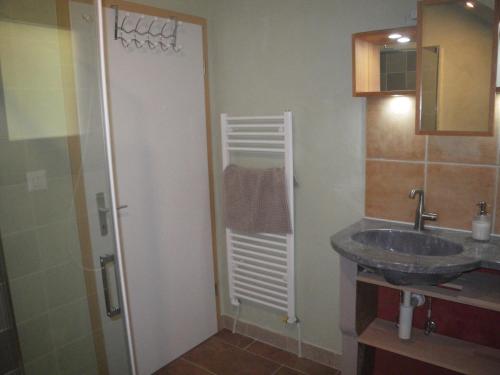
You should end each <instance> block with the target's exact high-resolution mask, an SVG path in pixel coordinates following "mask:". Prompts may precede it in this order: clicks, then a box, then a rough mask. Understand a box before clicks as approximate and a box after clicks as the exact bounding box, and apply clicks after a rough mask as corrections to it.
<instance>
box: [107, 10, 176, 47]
mask: <svg viewBox="0 0 500 375" xmlns="http://www.w3.org/2000/svg"><path fill="white" fill-rule="evenodd" d="M112 8H113V9H114V11H115V34H114V39H115V40H119V41H120V42H121V44H122V46H123V47H125V48H128V47H130V46H134V47H135V48H144V47H147V48H149V49H151V50H161V51H164V52H166V51H174V52H180V51H181V50H182V46H181V45H180V44H178V42H177V35H178V32H179V27H181V26H182V21H179V20H177V19H176V18H167V19H166V20H162V21H160V20H159V19H158V17H152V18H151V20H150V21H147V20H146V17H145V16H144V15H140V16H139V17H137V20H136V21H135V25H134V26H132V27H130V26H128V25H129V24H134V21H133V19H132V17H131V16H130V14H129V13H126V14H125V15H124V16H123V18H122V19H121V21H120V10H119V8H118V6H117V5H113V6H112ZM155 30H156V32H155Z"/></svg>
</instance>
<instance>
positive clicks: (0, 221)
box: [0, 185, 35, 235]
mask: <svg viewBox="0 0 500 375" xmlns="http://www.w3.org/2000/svg"><path fill="white" fill-rule="evenodd" d="M34 224H35V217H34V213H33V204H32V196H31V195H30V193H28V189H27V186H26V185H12V186H3V187H0V229H1V230H2V234H3V235H5V234H9V233H13V232H18V231H22V230H27V229H31V228H32V227H33V226H34Z"/></svg>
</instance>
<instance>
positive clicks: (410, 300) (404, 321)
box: [398, 290, 425, 340]
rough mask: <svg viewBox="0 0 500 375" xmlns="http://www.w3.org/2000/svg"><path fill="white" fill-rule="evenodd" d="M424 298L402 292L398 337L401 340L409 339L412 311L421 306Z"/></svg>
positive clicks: (419, 295)
mask: <svg viewBox="0 0 500 375" xmlns="http://www.w3.org/2000/svg"><path fill="white" fill-rule="evenodd" d="M424 303H425V297H424V296H423V295H421V294H417V293H412V292H409V291H406V290H405V291H403V302H402V303H401V304H400V305H399V326H398V335H399V338H400V339H401V340H409V339H410V338H411V327H412V325H413V309H414V308H415V307H418V306H422V305H423V304H424Z"/></svg>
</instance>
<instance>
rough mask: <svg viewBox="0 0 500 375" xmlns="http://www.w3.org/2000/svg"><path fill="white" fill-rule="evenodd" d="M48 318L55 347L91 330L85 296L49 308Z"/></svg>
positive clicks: (85, 334)
mask: <svg viewBox="0 0 500 375" xmlns="http://www.w3.org/2000/svg"><path fill="white" fill-rule="evenodd" d="M49 319H50V325H51V329H52V336H53V339H54V345H55V346H56V347H60V346H63V345H66V344H69V343H70V342H72V341H74V340H76V339H79V338H82V337H84V336H87V335H88V334H89V333H90V332H91V327H90V317H89V308H88V305H87V299H86V298H83V299H80V300H78V301H76V302H73V303H70V304H67V305H64V306H61V307H59V308H57V309H55V310H51V311H50V312H49Z"/></svg>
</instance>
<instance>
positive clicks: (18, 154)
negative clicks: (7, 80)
mask: <svg viewBox="0 0 500 375" xmlns="http://www.w3.org/2000/svg"><path fill="white" fill-rule="evenodd" d="M0 95H1V94H0ZM0 99H1V98H0ZM1 122H2V123H4V122H5V121H1ZM1 126H4V125H0V127H1ZM25 181H26V156H25V143H24V142H23V141H18V142H13V141H9V140H8V139H0V186H6V185H15V184H21V183H24V182H25Z"/></svg>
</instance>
